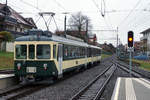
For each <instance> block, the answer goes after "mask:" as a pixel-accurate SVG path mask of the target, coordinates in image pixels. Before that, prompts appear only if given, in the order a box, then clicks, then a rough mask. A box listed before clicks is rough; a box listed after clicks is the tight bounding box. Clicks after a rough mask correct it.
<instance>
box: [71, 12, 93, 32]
mask: <svg viewBox="0 0 150 100" xmlns="http://www.w3.org/2000/svg"><path fill="white" fill-rule="evenodd" d="M87 21H88V27H89V28H92V25H91V21H90V19H89V18H88V17H87V16H86V15H83V14H82V13H81V12H78V13H75V14H73V15H72V16H71V17H70V18H69V29H70V30H76V31H86V22H87Z"/></svg>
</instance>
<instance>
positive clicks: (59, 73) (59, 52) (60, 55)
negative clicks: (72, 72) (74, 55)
mask: <svg viewBox="0 0 150 100" xmlns="http://www.w3.org/2000/svg"><path fill="white" fill-rule="evenodd" d="M62 61H63V46H62V44H59V45H58V66H59V71H58V76H59V78H61V77H63V71H62Z"/></svg>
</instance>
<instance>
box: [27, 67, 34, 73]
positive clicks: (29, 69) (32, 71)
mask: <svg viewBox="0 0 150 100" xmlns="http://www.w3.org/2000/svg"><path fill="white" fill-rule="evenodd" d="M27 73H36V67H27Z"/></svg>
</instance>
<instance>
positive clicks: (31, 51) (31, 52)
mask: <svg viewBox="0 0 150 100" xmlns="http://www.w3.org/2000/svg"><path fill="white" fill-rule="evenodd" d="M34 58H35V46H34V45H29V59H34Z"/></svg>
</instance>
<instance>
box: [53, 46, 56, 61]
mask: <svg viewBox="0 0 150 100" xmlns="http://www.w3.org/2000/svg"><path fill="white" fill-rule="evenodd" d="M53 58H54V59H55V58H56V45H53Z"/></svg>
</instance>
